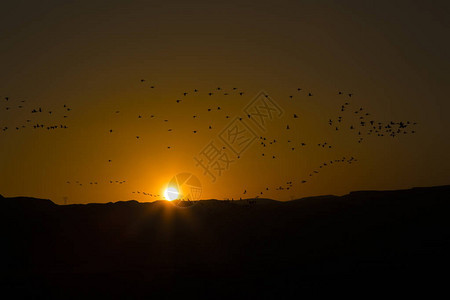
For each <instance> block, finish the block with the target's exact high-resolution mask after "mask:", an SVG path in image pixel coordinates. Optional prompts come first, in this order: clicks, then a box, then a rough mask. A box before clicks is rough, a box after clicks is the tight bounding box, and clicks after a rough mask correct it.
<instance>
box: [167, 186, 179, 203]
mask: <svg viewBox="0 0 450 300" xmlns="http://www.w3.org/2000/svg"><path fill="white" fill-rule="evenodd" d="M178 195H179V192H178V190H177V189H176V188H174V187H168V188H167V189H166V190H165V191H164V198H166V200H167V201H173V200H175V199H177V198H178Z"/></svg>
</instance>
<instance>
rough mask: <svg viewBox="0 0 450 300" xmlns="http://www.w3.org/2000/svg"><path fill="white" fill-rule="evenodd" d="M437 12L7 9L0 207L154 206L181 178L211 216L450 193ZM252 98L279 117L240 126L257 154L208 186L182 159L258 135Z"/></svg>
mask: <svg viewBox="0 0 450 300" xmlns="http://www.w3.org/2000/svg"><path fill="white" fill-rule="evenodd" d="M449 10H450V6H449V4H448V2H447V1H432V2H426V1H226V2H215V1H158V2H157V1H153V2H149V1H92V0H90V1H70V2H69V1H3V2H2V3H1V4H0V11H1V12H2V15H1V18H0V53H1V55H0V66H1V72H0V97H1V98H0V126H1V128H2V130H1V131H0V146H1V148H0V155H1V156H0V171H1V173H0V193H1V194H3V195H4V196H16V195H26V196H35V197H43V198H50V199H52V200H54V201H55V202H57V203H62V202H63V199H64V197H67V199H68V201H69V202H71V203H86V202H108V201H118V200H128V199H133V198H134V199H137V200H139V201H151V200H155V199H157V198H159V197H153V196H152V197H150V196H145V195H142V192H146V193H149V194H150V193H151V194H152V195H154V194H160V195H162V194H163V191H164V189H165V187H166V185H167V183H168V182H169V181H170V180H171V178H172V177H173V176H175V175H176V174H178V173H182V172H189V173H192V174H194V175H195V176H197V177H198V179H199V180H200V182H201V185H202V187H203V192H202V196H201V198H218V199H223V198H232V197H233V198H239V197H254V196H256V195H260V196H261V197H270V198H275V199H280V200H287V199H291V198H294V197H295V198H298V197H303V196H310V195H320V194H343V193H347V192H349V191H351V190H360V189H399V188H409V187H413V186H430V185H440V184H449V182H450V172H449V170H450V162H449V158H450V157H449V153H450V147H449V146H450V134H449V128H450V126H449V125H450V121H449V118H448V113H449V111H450V104H449V97H448V87H449V71H450V70H449V64H450V60H449V57H448V56H449V55H448V54H449V53H450V51H449V50H450V49H449V48H450V47H449V46H450V45H449V39H448V36H450V34H449V33H450V32H449V18H448V15H449V12H450V11H449ZM141 79H145V81H144V82H141ZM151 86H154V88H151ZM218 87H220V88H221V90H217V88H218ZM234 87H236V90H233V88H234ZM297 88H302V90H301V91H298V90H297ZM194 89H197V90H198V92H194ZM261 91H264V92H265V93H266V94H267V95H268V96H270V99H271V100H272V101H273V103H276V105H277V106H278V107H279V108H280V109H281V110H282V114H281V115H280V116H278V117H274V118H273V120H271V121H270V122H268V123H267V127H266V128H264V130H261V129H260V128H257V127H251V130H252V131H251V132H253V133H254V134H255V136H257V140H256V141H254V142H252V143H251V144H249V146H248V148H247V149H246V150H245V151H243V152H242V153H241V154H240V155H239V156H240V158H237V155H234V156H233V157H232V159H233V160H234V161H233V162H232V163H230V164H229V165H228V168H227V170H225V171H223V172H222V174H220V175H219V176H217V178H216V180H215V181H214V182H213V181H212V178H211V176H208V174H206V175H205V174H204V172H203V169H202V168H201V167H199V166H196V161H195V160H194V157H199V153H200V152H201V150H202V149H204V147H205V146H206V145H208V144H209V143H210V142H211V141H219V140H220V134H221V132H222V131H223V130H226V129H229V128H230V126H231V125H232V124H231V121H232V120H234V118H236V117H237V118H238V117H243V119H244V121H245V122H247V123H248V124H250V125H249V126H254V125H255V123H254V122H252V121H254V120H250V119H251V118H250V119H249V118H246V117H247V116H246V113H245V112H244V111H243V110H244V108H245V107H246V106H247V105H249V103H252V100H253V99H255V97H256V95H258V93H259V92H261ZM339 91H342V92H343V95H339V94H338V92H339ZM183 92H188V94H187V95H186V96H183ZM210 92H213V93H214V94H213V95H212V96H209V95H208V93H210ZM239 92H243V93H244V94H243V95H239ZM308 93H311V94H312V95H313V96H307V95H308ZM349 93H352V94H353V95H352V97H349V96H348V94H349ZM224 94H228V95H224ZM289 96H293V97H292V98H290V97H289ZM5 97H8V100H6V99H5ZM177 99H179V100H182V101H180V102H179V103H177V102H176V100H177ZM266 99H267V98H266ZM22 101H25V102H22ZM345 102H348V103H349V104H348V105H347V106H346V107H345V111H344V112H342V111H341V105H342V104H344V103H345ZM64 105H65V107H64ZM19 106H21V107H19ZM218 106H220V107H221V110H218V109H217V107H218ZM39 108H41V110H42V112H37V113H32V111H33V109H36V110H38V109H39ZM67 108H70V109H71V110H70V111H68V110H67ZM208 108H212V111H210V112H208V111H207V109H208ZM360 108H363V110H361V111H359V112H358V113H355V111H358V110H359V109H360ZM49 111H52V113H51V114H50V113H49ZM116 111H120V113H116ZM365 113H369V115H368V116H364V119H359V116H362V115H364V114H365ZM294 114H296V115H298V118H294V117H293V115H294ZM139 115H141V116H142V118H139V117H138V116H139ZM151 115H154V117H153V118H152V117H151ZM194 115H196V116H197V117H196V118H193V116H194ZM64 116H67V117H66V118H64ZM227 116H229V118H227ZM339 116H341V117H342V118H343V119H342V120H343V121H342V122H339V124H338V117H339ZM330 119H331V120H332V125H331V126H330V125H329V120H330ZM27 120H30V121H28V122H27ZM164 120H168V121H167V122H166V121H164ZM370 120H372V121H374V123H375V124H378V122H379V123H380V124H382V125H381V126H382V127H383V129H382V130H383V131H386V129H388V130H389V128H385V126H386V125H388V124H390V122H391V121H392V122H394V123H395V124H393V125H392V126H391V127H395V128H397V127H398V123H399V122H404V124H406V122H408V121H409V122H410V124H409V125H408V127H406V128H402V132H401V133H399V134H397V135H396V136H395V137H391V136H389V132H385V133H384V136H377V135H376V133H373V134H370V135H369V134H368V133H369V132H368V130H369V129H370V128H369V126H368V123H369V122H370ZM361 121H363V122H366V125H365V126H361V125H360V122H361ZM413 122H416V123H417V124H416V125H412V124H413ZM38 124H41V125H44V127H45V128H33V126H34V125H38ZM230 124H231V125H230ZM56 125H57V126H58V127H59V128H57V129H48V130H47V129H46V127H51V126H56ZM60 125H63V126H67V128H60ZM288 125H289V128H290V129H289V130H288V129H286V128H287V126H288ZM336 125H338V126H339V130H338V131H336V130H335V127H336ZM23 126H25V127H23ZM209 126H211V127H212V128H211V129H209ZM350 126H354V129H350ZM5 127H8V129H5V130H3V129H4V128H5ZM16 127H18V128H19V129H18V130H17V129H16ZM110 129H112V130H113V132H112V133H110V132H109V130H110ZM169 129H172V131H168V130H169ZM391 129H392V128H391ZM194 130H195V131H197V132H196V133H194V132H193V131H194ZM392 130H393V129H392ZM403 131H406V132H407V133H403ZM412 131H414V133H412ZM358 132H361V135H358ZM137 136H139V139H138V138H136V137H137ZM260 137H263V138H266V140H265V141H264V140H262V139H260ZM361 137H363V140H362V142H361V143H358V141H359V139H360V138H361ZM273 139H275V140H276V142H274V143H273V144H270V141H273ZM288 140H289V141H290V142H288ZM261 141H263V142H265V144H266V147H264V146H263V145H262V144H261ZM302 142H303V143H305V144H306V145H305V146H302V145H301V143H302ZM323 143H327V144H326V145H325V146H324V147H322V146H318V144H323ZM329 145H331V146H332V148H327V147H328V146H329ZM168 146H170V147H171V148H170V149H168V148H167V147H168ZM292 148H295V149H294V150H292ZM222 150H224V151H223V152H224V153H225V152H226V151H229V150H230V149H229V147H228V148H226V149H222ZM262 153H264V154H265V156H262ZM273 156H275V158H272V157H273ZM352 156H353V157H354V161H352V163H351V164H350V163H348V160H349V159H350V158H351V157H352ZM343 157H346V159H345V160H344V162H342V161H339V162H337V161H338V160H342V159H343ZM109 160H111V162H109ZM230 160H231V159H230ZM330 161H333V162H334V164H333V165H331V164H330V163H329V162H330ZM326 162H328V164H327V165H326V166H324V165H323V163H326ZM314 171H317V172H318V173H314ZM310 174H313V176H309V175H310ZM302 180H305V181H306V182H305V183H301V182H302ZM77 181H78V183H77ZM110 181H113V183H112V184H111V183H110ZM116 181H118V182H117V183H116ZM123 181H125V182H123ZM290 181H292V185H291V184H287V182H290ZM67 182H70V183H67ZM91 182H92V183H93V184H90V183H91ZM95 182H97V184H95ZM120 182H122V183H120ZM80 184H83V185H80ZM280 186H281V187H283V188H284V189H283V190H279V189H276V188H279V187H280ZM287 187H289V190H287V189H286V188H287ZM266 188H269V190H266ZM244 190H247V194H245V195H244V194H243V191H244ZM137 191H140V192H141V193H139V194H137V193H136V192H137ZM261 191H263V194H262V195H261V193H260V192H261ZM132 192H135V193H132Z"/></svg>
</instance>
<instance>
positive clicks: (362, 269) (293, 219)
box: [0, 186, 450, 299]
mask: <svg viewBox="0 0 450 300" xmlns="http://www.w3.org/2000/svg"><path fill="white" fill-rule="evenodd" d="M449 200H450V186H440V187H430V188H414V189H410V190H401V191H363V192H352V193H350V194H348V195H345V196H342V197H337V196H322V197H312V198H305V199H299V200H293V201H289V202H277V201H273V200H268V199H256V203H252V204H249V202H248V201H246V200H243V201H233V202H225V201H216V200H207V201H206V200H205V201H200V202H199V203H198V204H197V205H195V206H192V207H189V208H177V207H175V206H173V205H172V204H170V203H168V202H165V201H159V202H154V203H139V202H136V201H128V202H117V203H108V204H88V205H67V206H60V205H56V204H54V203H53V202H51V201H50V200H42V199H33V198H3V197H0V206H1V208H0V212H1V222H2V223H1V229H2V231H3V233H2V252H3V254H2V256H1V258H2V278H1V279H2V281H1V282H2V284H1V285H2V286H1V288H2V291H3V292H4V293H6V292H8V291H11V290H12V291H14V292H15V293H16V295H18V296H19V295H24V296H25V295H28V296H30V295H34V296H35V297H42V298H50V297H56V298H61V299H63V298H76V297H78V296H81V295H88V296H90V297H94V296H105V297H106V296H107V297H118V298H120V297H128V298H132V297H141V298H144V297H145V298H150V297H152V296H159V297H161V296H162V297H169V296H174V295H182V296H187V295H189V294H194V295H196V296H199V297H201V296H210V297H214V298H220V297H226V296H228V297H230V298H231V297H233V298H238V297H245V296H247V297H250V298H255V299H256V298H261V297H269V298H274V297H281V295H290V296H302V295H311V294H315V295H316V294H322V293H327V294H331V295H337V294H338V293H345V294H347V295H348V294H356V295H359V296H360V297H361V298H365V297H366V296H368V295H373V294H375V293H379V294H381V295H394V294H392V293H395V294H398V295H401V296H405V295H406V294H411V295H417V294H418V293H425V294H427V295H431V294H433V293H437V292H445V293H447V289H446V286H447V284H448V275H447V274H448V267H449V265H450V264H449V259H448V257H449V253H450V218H449V215H450V201H449Z"/></svg>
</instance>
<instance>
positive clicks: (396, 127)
mask: <svg viewBox="0 0 450 300" xmlns="http://www.w3.org/2000/svg"><path fill="white" fill-rule="evenodd" d="M140 82H141V83H142V84H146V83H147V81H146V80H145V79H141V80H140ZM149 87H150V88H151V89H155V88H156V87H155V85H152V84H150V85H149ZM297 93H302V94H303V96H306V97H313V94H312V93H311V92H303V89H302V88H297ZM192 94H193V95H196V94H200V91H199V89H192V90H191V91H184V92H182V93H180V97H179V98H178V99H174V102H173V103H174V105H179V104H180V103H183V102H185V99H187V98H186V97H187V96H188V95H192ZM244 94H245V92H244V91H242V90H240V89H238V88H236V87H233V88H231V89H228V90H226V89H223V88H221V87H217V88H215V89H214V90H210V91H206V92H205V94H204V95H207V96H208V97H214V96H216V95H221V96H239V97H240V96H243V95H244ZM337 95H338V96H343V97H346V100H343V104H342V105H340V107H339V110H338V115H337V116H336V117H334V118H330V119H329V120H328V125H329V126H330V127H331V128H332V129H333V131H336V132H337V131H339V132H340V131H343V130H347V131H350V132H354V133H355V135H356V136H357V142H358V143H361V142H363V141H364V139H365V138H366V137H367V136H369V135H372V136H377V137H384V136H390V137H398V136H400V135H404V134H414V133H415V129H414V126H415V125H417V123H415V122H410V121H388V122H381V121H378V120H375V119H374V118H373V117H372V114H370V113H369V112H367V111H366V110H365V109H364V108H363V107H356V108H355V107H353V106H352V104H351V103H350V102H349V99H350V98H352V96H353V94H352V93H343V92H341V91H339V92H337ZM266 97H267V95H266ZM296 97H298V96H297V94H291V95H288V99H289V100H292V99H293V98H296ZM4 100H5V102H4V103H6V106H5V110H6V111H7V112H12V111H14V110H26V109H28V110H29V115H30V117H29V118H27V119H25V120H24V121H23V123H24V124H21V125H17V126H14V127H10V126H3V127H2V131H7V130H10V129H13V128H15V130H22V129H25V128H31V129H47V130H55V129H68V127H67V126H66V125H65V124H62V123H59V124H44V122H42V121H39V116H41V115H43V114H45V115H47V116H52V117H55V118H56V117H62V119H66V118H68V116H69V113H70V112H71V110H72V109H71V108H69V107H68V106H67V105H63V106H62V107H60V108H59V109H57V110H49V109H43V108H42V107H32V108H27V107H26V106H27V105H26V104H27V103H26V101H25V100H21V101H20V102H17V101H12V100H11V99H10V98H9V97H5V98H4ZM214 111H217V112H221V115H219V116H218V115H210V116H211V117H214V118H217V117H222V118H225V119H230V118H231V117H232V116H230V115H229V114H226V113H225V112H224V109H223V108H222V106H220V105H217V106H212V105H209V106H208V107H205V108H204V113H205V114H209V113H212V112H214ZM114 113H115V114H120V113H121V111H120V110H116V111H115V112H114ZM290 116H291V118H292V119H298V118H299V114H298V113H292V114H291V115H290ZM199 117H200V114H199V113H196V114H193V115H192V119H197V118H199ZM202 117H203V115H202ZM246 117H247V118H248V119H250V118H252V115H251V114H249V115H247V116H246ZM136 118H137V119H159V120H162V122H163V123H164V124H167V126H165V130H167V132H173V131H174V130H175V128H173V127H172V126H170V124H171V123H170V121H169V119H168V118H164V117H161V116H157V115H155V114H149V115H147V114H139V115H137V116H136ZM239 119H240V120H242V117H239ZM291 128H292V126H290V125H289V124H287V125H286V127H285V130H292V129H291ZM212 129H213V125H212V124H210V125H207V128H206V130H212ZM183 130H186V128H183ZM116 131H118V130H117V129H115V128H110V129H109V130H108V132H109V134H113V133H115V132H116ZM199 132H200V130H199V129H198V128H197V129H191V133H192V134H198V133H199ZM135 138H136V140H138V141H139V140H140V139H141V138H142V136H141V135H136V136H135ZM280 142H283V143H284V142H286V145H287V146H288V149H289V150H290V151H296V150H298V149H301V148H304V147H308V146H314V145H317V146H316V147H319V148H322V149H334V147H333V145H331V144H330V143H329V142H327V141H322V142H320V143H317V142H316V143H312V142H307V141H305V140H303V141H296V140H295V141H294V139H287V140H286V141H285V140H283V141H281V140H280V139H277V138H268V137H266V136H260V137H259V146H260V149H261V150H262V151H261V156H262V157H267V158H271V159H277V158H278V154H277V153H274V152H273V151H270V147H271V146H273V145H275V144H277V143H280ZM166 147H167V149H172V148H173V145H166ZM222 149H226V147H225V146H223V147H222ZM282 155H284V154H282ZM238 158H239V156H238ZM112 161H113V160H112V159H111V158H110V159H108V163H112ZM356 161H357V159H356V158H354V157H353V156H350V157H342V158H341V159H334V160H327V161H323V162H322V163H321V164H320V165H319V166H318V167H317V168H315V169H314V170H312V171H311V172H309V173H307V174H305V176H304V178H300V179H297V180H289V181H287V182H286V183H285V184H282V185H277V186H267V187H265V188H263V189H262V190H261V191H257V192H256V195H255V198H257V197H260V196H262V195H264V193H266V192H269V191H272V190H276V191H283V190H291V189H293V188H294V182H295V184H297V183H298V184H305V183H307V182H308V181H309V180H311V179H312V177H315V176H317V175H318V174H319V173H320V172H321V171H322V170H324V169H325V168H329V167H330V166H333V165H338V164H352V163H354V162H356ZM66 183H67V184H70V185H75V186H89V185H94V186H95V185H98V184H99V182H98V181H89V182H81V181H78V180H76V181H70V180H68V181H66ZM106 183H107V184H110V185H114V184H118V185H121V184H125V183H126V181H125V180H107V181H106ZM131 193H133V194H139V195H143V196H148V197H155V198H157V197H160V195H159V194H157V193H149V192H143V191H132V192H131ZM247 193H248V191H247V189H244V191H243V192H242V195H247ZM253 193H255V191H253V192H252V194H253Z"/></svg>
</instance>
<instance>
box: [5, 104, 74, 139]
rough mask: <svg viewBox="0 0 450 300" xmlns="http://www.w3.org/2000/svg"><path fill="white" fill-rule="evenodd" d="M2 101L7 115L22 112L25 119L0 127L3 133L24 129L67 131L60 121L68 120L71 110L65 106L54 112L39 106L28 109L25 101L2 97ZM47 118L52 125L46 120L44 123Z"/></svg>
mask: <svg viewBox="0 0 450 300" xmlns="http://www.w3.org/2000/svg"><path fill="white" fill-rule="evenodd" d="M4 100H5V101H4V108H5V110H6V111H7V113H14V112H22V113H25V114H26V115H27V117H26V118H24V119H22V120H21V121H19V123H16V124H13V125H2V126H1V129H2V131H3V132H6V131H9V130H16V131H18V130H24V129H33V130H36V129H46V130H55V129H68V127H67V125H66V124H64V123H62V121H61V119H66V118H68V117H69V114H70V112H71V111H72V108H70V107H68V106H67V105H66V104H64V105H63V106H62V107H59V108H57V109H56V110H55V109H53V110H50V109H44V108H42V107H41V106H38V107H28V106H27V104H28V102H27V101H26V100H16V99H10V97H4ZM48 117H51V119H52V123H49V122H48V120H45V121H44V119H48ZM57 121H58V122H57Z"/></svg>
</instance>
